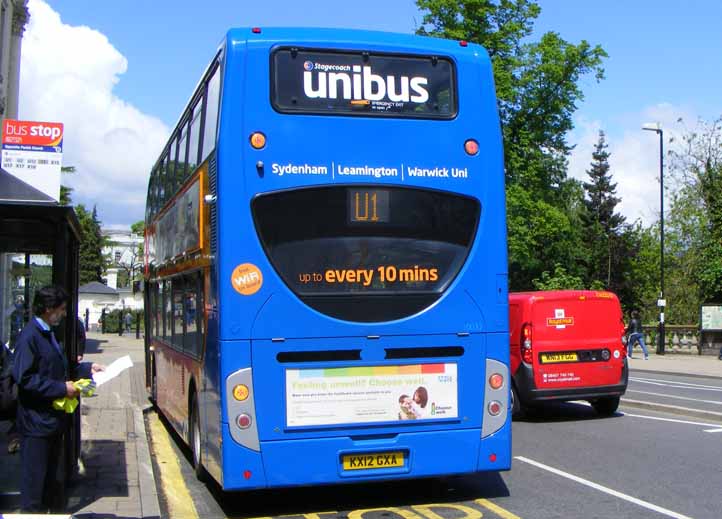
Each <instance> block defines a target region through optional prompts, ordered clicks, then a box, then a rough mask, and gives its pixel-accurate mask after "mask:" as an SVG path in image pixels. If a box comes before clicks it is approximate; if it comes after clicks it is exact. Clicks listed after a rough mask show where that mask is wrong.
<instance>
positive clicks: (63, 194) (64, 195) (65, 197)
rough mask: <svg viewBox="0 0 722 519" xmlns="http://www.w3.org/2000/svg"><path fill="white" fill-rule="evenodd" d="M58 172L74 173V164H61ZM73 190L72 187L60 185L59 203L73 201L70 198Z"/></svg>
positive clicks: (65, 203)
mask: <svg viewBox="0 0 722 519" xmlns="http://www.w3.org/2000/svg"><path fill="white" fill-rule="evenodd" d="M60 173H75V166H63V167H61V168H60ZM73 191H74V190H73V188H72V187H68V186H63V185H61V186H60V205H71V204H72V203H73V201H72V198H71V193H72V192H73Z"/></svg>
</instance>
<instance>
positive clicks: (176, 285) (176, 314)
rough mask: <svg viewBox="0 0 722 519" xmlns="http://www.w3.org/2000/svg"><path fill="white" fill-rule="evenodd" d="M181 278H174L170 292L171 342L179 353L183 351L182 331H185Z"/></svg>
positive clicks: (182, 283)
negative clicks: (171, 307) (171, 302)
mask: <svg viewBox="0 0 722 519" xmlns="http://www.w3.org/2000/svg"><path fill="white" fill-rule="evenodd" d="M184 285H185V283H184V282H183V278H175V279H174V280H173V289H172V290H171V294H172V296H173V297H172V301H173V338H172V339H171V342H172V344H173V347H174V348H175V349H177V350H179V351H183V331H184V329H185V322H184V320H185V319H184V317H185V316H184V313H185V312H184V309H183V296H184V290H183V288H184Z"/></svg>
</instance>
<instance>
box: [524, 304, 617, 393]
mask: <svg viewBox="0 0 722 519" xmlns="http://www.w3.org/2000/svg"><path fill="white" fill-rule="evenodd" d="M603 294H605V295H606V293H603ZM621 317H622V316H621V309H620V307H619V302H618V300H617V299H616V298H610V297H601V296H600V297H595V296H591V297H589V296H585V295H577V296H573V295H570V296H569V297H564V298H558V299H546V298H545V299H542V300H537V301H535V302H534V304H533V308H532V323H533V329H534V356H533V372H534V382H535V384H536V387H538V388H539V389H552V388H561V387H587V386H605V385H612V384H617V383H619V379H620V375H621V371H622V369H621V368H622V366H623V364H624V354H625V352H624V349H623V346H622V343H621V334H622V331H623V328H622V324H621Z"/></svg>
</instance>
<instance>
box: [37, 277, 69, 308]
mask: <svg viewBox="0 0 722 519" xmlns="http://www.w3.org/2000/svg"><path fill="white" fill-rule="evenodd" d="M67 300H68V293H67V292H66V291H65V289H64V288H63V287H61V286H58V285H51V286H47V287H43V288H40V289H38V290H37V291H36V292H35V297H34V298H33V314H34V315H37V316H40V315H43V314H44V313H45V312H47V311H48V310H50V309H53V308H57V307H59V306H60V305H62V304H63V303H65V302H66V301H67Z"/></svg>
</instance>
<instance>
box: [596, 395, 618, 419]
mask: <svg viewBox="0 0 722 519" xmlns="http://www.w3.org/2000/svg"><path fill="white" fill-rule="evenodd" d="M590 403H591V404H592V407H593V408H594V410H595V411H596V412H597V414H599V415H601V416H612V415H613V414H614V412H615V411H616V410H617V407H619V397H618V396H607V397H604V398H600V399H598V400H593V401H592V402H590Z"/></svg>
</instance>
